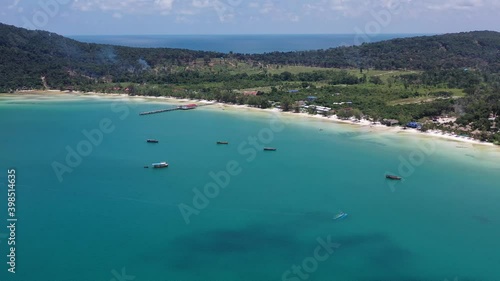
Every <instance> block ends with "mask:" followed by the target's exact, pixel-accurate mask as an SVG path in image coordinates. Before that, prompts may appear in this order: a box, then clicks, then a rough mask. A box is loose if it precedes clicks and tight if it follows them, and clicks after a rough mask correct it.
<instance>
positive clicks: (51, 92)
mask: <svg viewBox="0 0 500 281" xmlns="http://www.w3.org/2000/svg"><path fill="white" fill-rule="evenodd" d="M6 95H11V96H19V95H35V96H44V95H47V96H54V95H57V96H60V95H67V96H77V97H78V96H81V97H92V98H108V99H109V98H117V99H127V100H130V101H141V100H142V101H155V102H159V103H174V104H181V105H182V104H187V103H202V104H211V105H214V106H217V107H218V108H219V109H222V110H225V109H235V110H247V111H253V112H261V113H265V112H267V113H275V114H282V115H283V116H287V117H294V118H314V119H316V120H322V121H327V123H328V122H331V123H336V124H346V125H347V124H349V125H355V126H358V127H359V128H362V127H365V128H367V127H368V128H371V129H375V130H377V131H380V132H390V133H404V134H418V135H420V136H428V137H432V138H439V139H442V140H448V141H453V142H458V143H468V144H474V145H482V146H489V147H498V148H500V147H499V146H496V145H494V144H493V143H489V142H482V141H479V140H475V139H472V138H465V137H461V136H456V135H451V134H449V133H445V132H442V131H439V130H433V131H428V132H421V131H418V130H415V129H407V130H405V129H403V127H387V126H385V125H382V124H380V123H377V124H373V123H372V122H370V121H369V120H365V119H363V120H359V121H356V122H354V121H353V120H342V119H339V118H337V116H335V115H334V116H330V117H325V116H322V115H310V114H307V113H293V112H282V111H280V110H279V109H276V108H272V109H260V108H255V107H250V106H248V105H234V104H225V103H219V102H216V101H208V100H190V99H178V98H175V97H164V96H162V97H148V96H129V95H127V94H118V93H110V94H106V93H96V92H87V93H82V92H71V93H70V92H63V91H59V90H47V91H35V90H33V91H22V92H16V93H15V94H6Z"/></svg>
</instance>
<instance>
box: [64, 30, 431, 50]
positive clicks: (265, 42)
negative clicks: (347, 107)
mask: <svg viewBox="0 0 500 281" xmlns="http://www.w3.org/2000/svg"><path fill="white" fill-rule="evenodd" d="M421 35H424V34H379V35H372V34H370V35H366V34H305V35H111V36H109V35H106V36H104V35H102V36H95V35H94V36H83V35H79V36H76V35H75V36H68V37H69V38H72V39H75V40H78V41H81V42H86V43H100V44H110V45H119V46H129V47H143V48H180V49H189V50H199V51H215V52H223V53H229V52H234V53H249V54H250V53H266V52H274V51H279V52H289V51H306V50H319V49H328V48H335V47H339V46H352V45H359V44H361V43H370V42H377V41H383V40H389V39H394V38H405V37H413V36H421Z"/></svg>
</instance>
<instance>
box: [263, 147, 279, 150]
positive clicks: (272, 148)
mask: <svg viewBox="0 0 500 281" xmlns="http://www.w3.org/2000/svg"><path fill="white" fill-rule="evenodd" d="M276 150H277V149H276V148H274V147H264V151H276Z"/></svg>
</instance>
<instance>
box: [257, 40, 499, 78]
mask: <svg viewBox="0 0 500 281" xmlns="http://www.w3.org/2000/svg"><path fill="white" fill-rule="evenodd" d="M253 57H254V58H255V59H258V60H261V61H266V62H268V63H279V64H300V65H311V66H322V67H363V68H375V69H380V70H391V69H412V70H434V69H453V68H473V69H482V70H485V69H486V70H489V71H493V72H500V33H498V32H493V31H475V32H464V33H453V34H445V35H436V36H421V37H412V38H404V39H393V40H388V41H382V42H377V43H369V44H363V45H361V46H353V47H340V48H335V49H328V50H316V51H304V52H289V53H280V52H274V53H268V54H263V55H254V56H253Z"/></svg>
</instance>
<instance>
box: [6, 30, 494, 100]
mask: <svg viewBox="0 0 500 281" xmlns="http://www.w3.org/2000/svg"><path fill="white" fill-rule="evenodd" d="M499 49H500V33H497V32H489V31H482V32H469V33H458V34H447V35H439V36H427V37H415V38H406V39H395V40H390V41H384V42H378V43H370V44H364V45H362V46H354V47H340V48H335V49H328V50H316V51H306V52H288V53H280V52H274V53H267V54H255V55H248V54H247V55H244V54H221V53H215V52H201V51H190V50H181V49H167V48H130V47H119V46H111V45H99V44H89V43H81V42H78V41H75V40H72V39H68V38H65V37H63V36H60V35H57V34H54V33H49V32H45V31H30V30H26V29H22V28H17V27H14V26H9V25H5V24H0V91H8V90H15V89H19V88H23V87H24V88H41V87H42V86H43V81H44V80H43V79H41V77H45V81H46V82H47V84H48V86H49V87H52V88H58V87H62V86H67V85H79V84H87V83H96V82H99V81H104V82H117V81H138V80H140V81H142V82H155V83H176V80H175V79H174V80H172V74H175V75H177V76H176V77H179V75H186V77H191V76H192V75H193V72H196V71H197V70H199V69H200V66H201V65H205V66H207V67H208V66H209V65H210V62H213V59H215V58H216V59H218V60H219V61H222V60H224V61H225V63H226V64H228V65H233V63H232V62H236V63H237V62H238V61H245V62H250V63H251V64H252V65H256V66H260V67H266V65H269V64H274V65H276V64H277V65H306V66H320V67H338V68H375V69H383V70H387V69H412V70H428V69H452V68H471V69H482V70H488V71H492V72H500V51H499ZM231 61H232V62H231ZM210 71H212V70H210ZM212 72H213V71H212ZM180 73H181V74H180ZM182 73H185V74H182ZM190 75H191V76H190ZM212 75H214V76H216V75H217V73H216V72H213V73H212ZM186 79H187V78H186ZM184 80H185V79H184Z"/></svg>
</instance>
